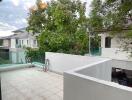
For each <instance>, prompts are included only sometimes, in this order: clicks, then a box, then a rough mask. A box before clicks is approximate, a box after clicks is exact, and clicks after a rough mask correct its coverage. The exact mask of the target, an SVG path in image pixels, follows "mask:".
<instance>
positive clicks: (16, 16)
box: [0, 0, 92, 34]
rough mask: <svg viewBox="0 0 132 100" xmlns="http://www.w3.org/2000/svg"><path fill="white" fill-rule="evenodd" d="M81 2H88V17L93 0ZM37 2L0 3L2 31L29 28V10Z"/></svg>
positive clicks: (10, 0)
mask: <svg viewBox="0 0 132 100" xmlns="http://www.w3.org/2000/svg"><path fill="white" fill-rule="evenodd" d="M43 1H50V0H43ZM81 1H82V2H87V7H86V8H87V13H86V15H87V16H88V13H89V11H90V7H89V5H90V3H91V1H92V0H81ZM35 2H36V0H3V1H2V2H1V3H0V31H11V30H14V29H18V28H22V27H25V26H27V21H26V19H27V17H28V13H29V10H28V9H29V8H30V7H31V6H33V5H34V4H35ZM1 23H2V24H1ZM7 33H8V32H7ZM7 33H5V34H7Z"/></svg>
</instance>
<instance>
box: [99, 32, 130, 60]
mask: <svg viewBox="0 0 132 100" xmlns="http://www.w3.org/2000/svg"><path fill="white" fill-rule="evenodd" d="M100 36H101V48H102V55H101V56H103V57H109V58H112V59H118V60H132V59H131V58H130V54H129V53H127V52H126V51H123V50H122V49H121V45H122V44H123V42H122V40H121V39H120V38H118V37H116V36H115V37H112V36H110V35H109V34H108V33H103V34H101V35H100Z"/></svg>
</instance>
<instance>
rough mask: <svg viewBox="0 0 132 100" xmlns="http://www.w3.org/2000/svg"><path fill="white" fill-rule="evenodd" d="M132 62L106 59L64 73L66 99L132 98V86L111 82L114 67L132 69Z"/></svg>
mask: <svg viewBox="0 0 132 100" xmlns="http://www.w3.org/2000/svg"><path fill="white" fill-rule="evenodd" d="M131 66H132V62H130V61H121V60H108V59H107V60H104V61H98V62H96V63H93V64H88V65H86V66H83V67H81V68H76V69H73V70H70V71H67V72H65V73H64V100H132V99H131V98H132V88H130V87H126V86H122V85H119V84H117V83H113V82H111V70H112V67H117V68H123V69H129V70H132V67H131Z"/></svg>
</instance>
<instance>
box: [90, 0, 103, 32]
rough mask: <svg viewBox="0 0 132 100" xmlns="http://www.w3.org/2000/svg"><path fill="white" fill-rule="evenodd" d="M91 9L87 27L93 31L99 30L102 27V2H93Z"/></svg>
mask: <svg viewBox="0 0 132 100" xmlns="http://www.w3.org/2000/svg"><path fill="white" fill-rule="evenodd" d="M91 8H92V9H91V12H90V17H89V25H90V27H91V28H92V30H93V31H95V30H96V31H97V30H101V29H102V27H103V17H102V15H101V9H102V1H101V0H93V1H92V4H91Z"/></svg>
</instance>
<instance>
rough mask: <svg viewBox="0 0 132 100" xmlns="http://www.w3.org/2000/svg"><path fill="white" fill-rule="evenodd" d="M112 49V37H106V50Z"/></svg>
mask: <svg viewBox="0 0 132 100" xmlns="http://www.w3.org/2000/svg"><path fill="white" fill-rule="evenodd" d="M110 47H111V37H106V38H105V48H110Z"/></svg>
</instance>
